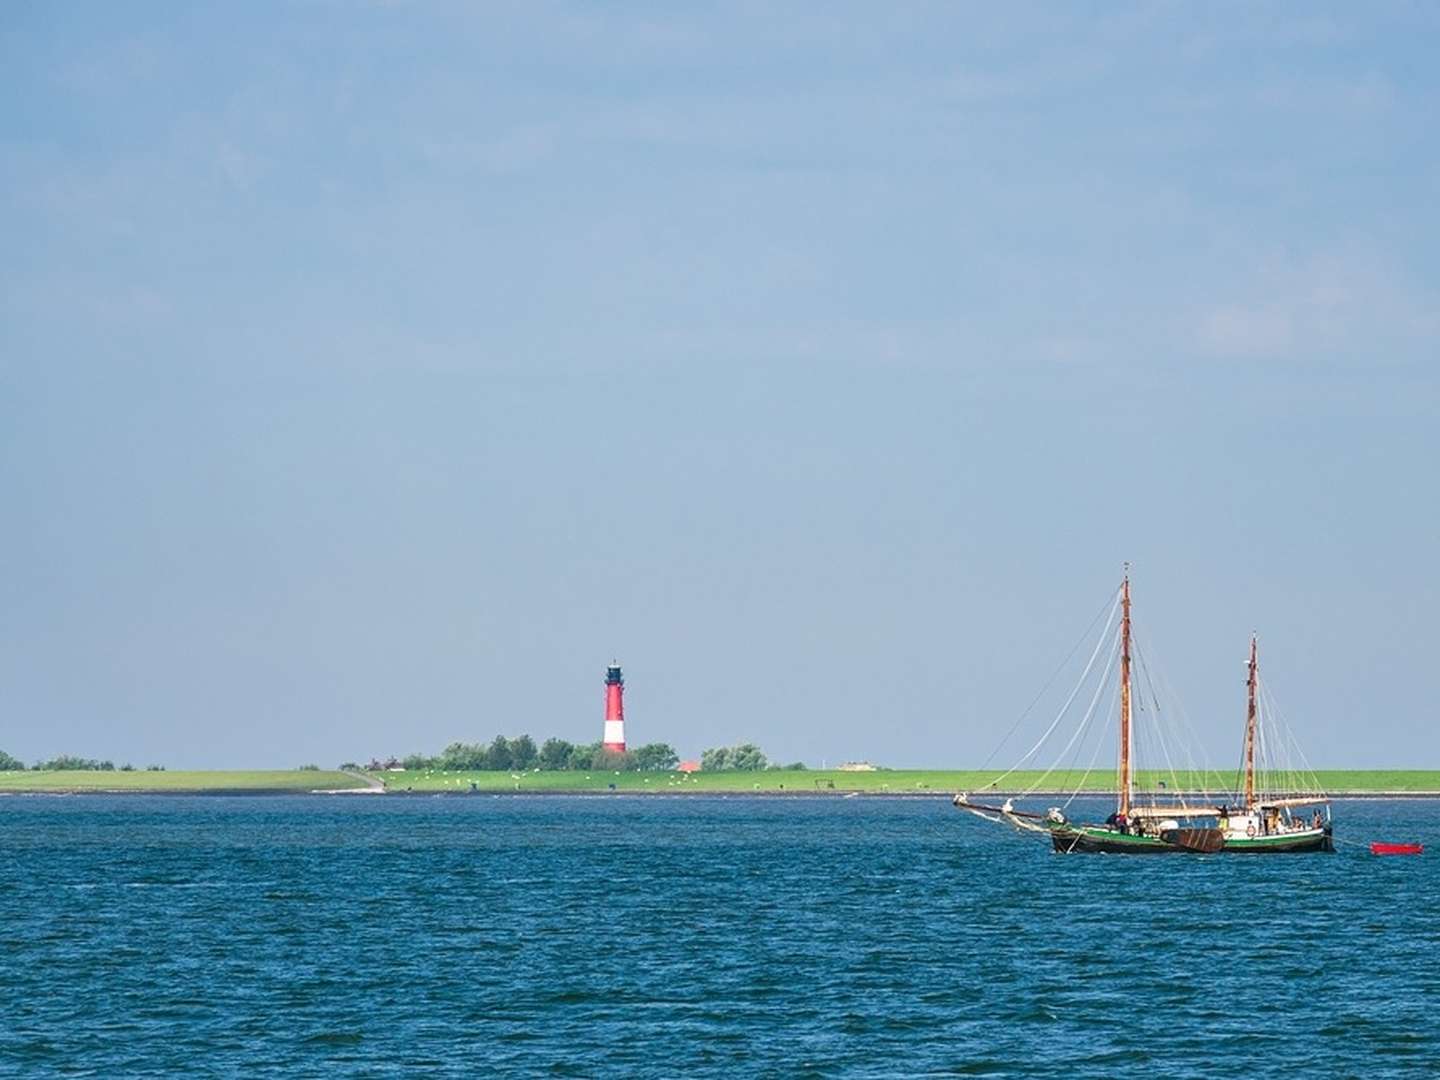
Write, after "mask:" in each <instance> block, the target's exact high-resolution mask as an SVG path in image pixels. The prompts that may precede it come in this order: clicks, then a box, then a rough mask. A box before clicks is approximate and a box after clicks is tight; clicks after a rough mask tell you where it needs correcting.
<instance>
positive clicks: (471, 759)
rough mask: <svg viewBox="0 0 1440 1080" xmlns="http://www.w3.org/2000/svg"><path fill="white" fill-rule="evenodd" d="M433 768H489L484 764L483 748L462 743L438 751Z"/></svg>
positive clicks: (484, 754) (475, 744) (452, 744)
mask: <svg viewBox="0 0 1440 1080" xmlns="http://www.w3.org/2000/svg"><path fill="white" fill-rule="evenodd" d="M434 767H435V768H439V769H445V770H447V771H449V770H456V771H458V770H462V769H486V768H489V766H488V765H487V764H486V752H485V747H483V746H481V745H480V744H479V743H462V742H453V743H451V744H450V745H449V746H447V747H445V749H444V750H442V751H440V757H439V758H437V759H436V761H435V763H434ZM407 768H408V766H407Z"/></svg>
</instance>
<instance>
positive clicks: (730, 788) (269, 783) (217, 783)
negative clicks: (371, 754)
mask: <svg viewBox="0 0 1440 1080" xmlns="http://www.w3.org/2000/svg"><path fill="white" fill-rule="evenodd" d="M373 775H374V776H375V777H376V779H379V780H383V781H384V782H385V784H386V786H387V788H388V789H389V790H390V791H392V792H405V791H411V792H415V793H439V792H459V793H465V792H469V791H470V785H471V784H472V783H473V784H474V785H475V788H476V789H477V790H479V791H486V792H507V791H508V792H515V791H521V792H556V793H564V792H575V793H582V792H608V791H609V790H610V785H611V784H614V785H615V790H616V791H617V792H632V793H635V792H640V793H650V794H659V795H677V794H687V795H688V794H697V795H698V794H706V793H713V794H737V795H739V794H755V793H757V792H758V793H775V794H779V793H782V792H783V793H784V794H787V795H788V794H814V793H816V792H821V793H824V794H827V795H828V794H832V793H838V794H844V793H846V792H851V791H857V792H867V793H870V794H876V795H934V794H949V793H951V792H955V791H968V792H969V793H970V794H971V795H972V796H973V797H978V798H984V797H985V796H986V795H987V793H988V792H989V791H990V790H991V789H989V788H988V785H989V783H990V781H991V780H993V779H994V778H995V773H993V772H984V773H981V772H975V771H963V770H919V769H886V770H880V771H876V772H839V771H836V770H834V769H830V770H820V769H814V770H806V771H795V772H791V771H788V770H778V771H771V772H758V773H747V772H725V773H695V774H692V775H690V776H682V775H680V774H679V773H666V772H657V773H633V772H630V773H604V772H590V773H585V772H528V773H512V772H442V771H440V770H438V769H437V770H433V771H429V772H393V773H376V774H373ZM1317 775H1318V778H1319V781H1320V784H1321V786H1322V787H1324V789H1325V790H1326V791H1328V792H1330V793H1331V794H1334V795H1343V794H1346V793H1356V794H1365V793H1374V792H1397V793H1404V792H1440V770H1413V769H1383V770H1363V771H1362V770H1327V771H1323V772H1320V773H1318V774H1317ZM1039 779H1040V773H1039V772H1017V773H1013V774H1011V775H1010V776H1009V777H1008V778H1007V779H1006V780H1005V782H1004V784H1003V786H1002V788H1001V789H999V790H1001V791H1004V792H1017V791H1024V790H1026V789H1027V788H1029V787H1030V786H1031V785H1032V784H1034V783H1035V782H1036V781H1037V780H1039ZM1081 779H1082V777H1081V774H1080V773H1078V772H1075V773H1067V772H1063V771H1057V772H1054V773H1052V774H1050V776H1049V777H1047V778H1045V780H1044V783H1043V786H1042V788H1041V790H1043V791H1066V792H1068V791H1073V790H1074V789H1075V788H1076V786H1077V785H1078V784H1079V783H1080V781H1081ZM1159 779H1161V774H1157V773H1146V772H1142V773H1140V774H1139V779H1138V787H1139V789H1140V790H1141V791H1147V792H1149V791H1155V790H1157V788H1156V781H1157V780H1159ZM1164 779H1165V781H1166V783H1168V784H1170V785H1171V786H1172V787H1173V786H1174V784H1173V781H1172V780H1171V779H1170V777H1169V776H1168V775H1164ZM1179 779H1180V781H1181V784H1182V785H1185V786H1189V787H1191V788H1192V789H1194V790H1198V789H1199V788H1200V787H1201V786H1202V785H1201V778H1200V776H1199V775H1198V774H1195V775H1190V774H1180V776H1179ZM1233 782H1234V774H1233V773H1226V774H1221V773H1214V772H1212V773H1211V774H1210V775H1209V778H1208V785H1207V786H1208V787H1209V789H1210V790H1211V791H1215V792H1221V791H1224V790H1225V789H1226V788H1227V787H1229V785H1231V784H1232V783H1233ZM1112 783H1113V779H1112V777H1111V775H1110V774H1109V772H1108V771H1107V772H1105V773H1098V772H1093V773H1091V774H1090V775H1089V777H1087V778H1085V785H1084V788H1085V790H1087V791H1094V792H1097V793H1100V792H1104V791H1106V790H1107V788H1108V787H1109V785H1110V784H1112ZM365 786H366V785H365V784H364V783H363V782H362V781H361V780H359V779H358V778H356V777H354V776H351V775H348V774H346V773H342V772H334V771H322V772H314V771H310V770H302V769H284V770H255V771H234V772H231V771H222V770H214V771H206V772H181V771H173V772H172V771H165V772H78V771H77V772H0V794H3V793H5V792H22V791H31V792H36V791H49V792H67V791H75V792H85V791H90V792H95V791H133V792H158V793H164V792H170V793H174V794H184V793H191V792H203V793H210V794H219V793H225V792H235V793H237V794H243V793H256V794H259V793H282V792H307V791H316V790H338V789H347V788H363V787H365Z"/></svg>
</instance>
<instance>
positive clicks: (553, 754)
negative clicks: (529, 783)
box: [540, 739, 575, 771]
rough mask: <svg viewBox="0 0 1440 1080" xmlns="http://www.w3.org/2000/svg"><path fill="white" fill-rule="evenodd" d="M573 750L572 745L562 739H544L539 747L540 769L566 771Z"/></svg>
mask: <svg viewBox="0 0 1440 1080" xmlns="http://www.w3.org/2000/svg"><path fill="white" fill-rule="evenodd" d="M574 749H575V747H574V745H573V744H572V743H568V742H566V741H565V740H564V739H546V740H545V744H544V745H543V746H541V747H540V768H542V769H546V770H550V771H554V770H559V769H568V768H569V767H570V754H571V752H572V751H573V750H574Z"/></svg>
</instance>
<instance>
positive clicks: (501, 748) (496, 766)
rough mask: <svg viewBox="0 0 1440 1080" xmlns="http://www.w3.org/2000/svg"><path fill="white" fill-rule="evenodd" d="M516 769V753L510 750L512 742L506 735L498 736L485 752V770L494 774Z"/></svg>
mask: <svg viewBox="0 0 1440 1080" xmlns="http://www.w3.org/2000/svg"><path fill="white" fill-rule="evenodd" d="M514 767H515V751H513V750H512V749H510V740H509V739H507V738H505V736H504V735H496V736H495V740H494V741H493V742H492V743H491V744H490V747H489V749H487V750H486V751H485V768H487V769H489V770H491V771H492V772H505V771H507V770H509V769H513V768H514Z"/></svg>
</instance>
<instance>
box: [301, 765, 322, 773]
mask: <svg viewBox="0 0 1440 1080" xmlns="http://www.w3.org/2000/svg"><path fill="white" fill-rule="evenodd" d="M300 771H301V772H319V771H320V766H319V765H301V766H300Z"/></svg>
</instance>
